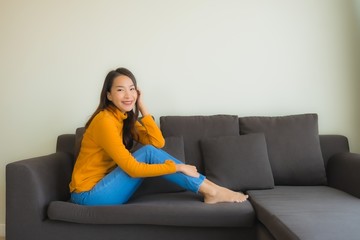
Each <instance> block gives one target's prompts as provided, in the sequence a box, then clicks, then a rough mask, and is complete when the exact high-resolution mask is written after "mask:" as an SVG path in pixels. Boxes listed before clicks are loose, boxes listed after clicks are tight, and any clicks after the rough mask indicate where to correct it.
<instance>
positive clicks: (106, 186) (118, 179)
mask: <svg viewBox="0 0 360 240" xmlns="http://www.w3.org/2000/svg"><path fill="white" fill-rule="evenodd" d="M133 156H134V157H135V159H136V160H137V161H139V162H144V163H148V164H159V163H164V162H165V160H168V159H171V160H173V161H174V162H175V163H177V164H179V163H182V162H181V161H179V160H177V159H176V158H174V157H172V156H171V155H169V154H168V153H166V152H164V151H162V150H160V149H157V148H155V147H153V146H151V145H147V146H144V147H142V148H140V149H139V150H137V151H136V152H134V153H133ZM164 178H166V179H167V180H169V181H172V182H174V183H176V184H178V185H180V186H181V187H183V188H185V189H187V190H189V191H193V192H198V191H199V188H200V185H201V184H202V183H203V181H204V179H205V177H204V176H203V175H200V177H199V178H193V177H190V176H187V175H185V174H183V173H174V174H169V175H165V176H164ZM142 180H143V179H142V178H132V177H130V176H129V175H128V174H127V173H125V172H124V171H123V170H122V169H121V168H119V167H117V168H115V169H114V170H113V171H112V172H111V173H109V174H108V175H106V176H105V177H104V178H103V179H102V180H101V181H100V182H98V183H97V184H96V185H95V186H94V187H93V188H92V189H91V190H90V191H87V192H82V193H72V194H71V200H72V202H74V203H77V204H81V205H116V204H123V203H126V202H127V201H128V200H129V198H130V197H131V196H132V195H133V194H134V192H135V191H136V189H137V188H138V187H139V186H140V184H141V182H142Z"/></svg>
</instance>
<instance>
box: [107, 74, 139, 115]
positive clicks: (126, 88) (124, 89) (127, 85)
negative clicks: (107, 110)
mask: <svg viewBox="0 0 360 240" xmlns="http://www.w3.org/2000/svg"><path fill="white" fill-rule="evenodd" d="M137 96H138V95H137V90H136V88H135V85H134V83H133V81H132V80H131V79H130V78H129V77H127V76H125V75H120V76H117V77H116V78H115V79H114V82H113V85H112V86H111V89H110V92H107V98H108V99H109V101H111V102H112V103H113V104H114V105H115V106H116V107H117V108H118V109H119V110H120V111H121V112H123V113H125V112H129V111H131V110H132V109H133V108H134V106H135V103H136V100H137Z"/></svg>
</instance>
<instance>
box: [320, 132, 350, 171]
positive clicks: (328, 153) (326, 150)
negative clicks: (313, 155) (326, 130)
mask: <svg viewBox="0 0 360 240" xmlns="http://www.w3.org/2000/svg"><path fill="white" fill-rule="evenodd" d="M319 137H320V146H321V152H322V155H323V159H324V164H325V169H326V167H327V163H328V161H329V159H330V158H331V157H332V156H333V155H335V154H337V153H345V152H349V141H348V139H347V137H345V136H342V135H320V136H319Z"/></svg>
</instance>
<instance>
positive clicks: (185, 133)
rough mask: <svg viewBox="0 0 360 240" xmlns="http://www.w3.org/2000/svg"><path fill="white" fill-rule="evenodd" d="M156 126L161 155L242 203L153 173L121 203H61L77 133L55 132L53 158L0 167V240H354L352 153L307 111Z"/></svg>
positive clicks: (357, 165)
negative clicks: (1, 223)
mask: <svg viewBox="0 0 360 240" xmlns="http://www.w3.org/2000/svg"><path fill="white" fill-rule="evenodd" d="M159 124H160V128H161V130H162V132H163V135H164V137H165V139H166V145H165V150H166V151H168V152H170V153H171V154H172V155H174V156H175V157H176V158H178V159H179V160H182V161H184V162H186V163H188V164H193V165H195V166H197V168H198V170H199V171H200V172H201V173H203V174H205V175H206V176H207V178H208V179H210V180H212V181H214V182H215V183H218V184H220V185H223V186H225V187H228V188H230V189H233V190H235V191H243V192H246V193H247V194H248V195H249V200H248V201H246V202H244V203H218V204H205V203H204V202H203V199H202V197H201V196H200V195H199V194H196V193H192V192H188V191H186V190H184V189H181V188H180V187H178V186H176V185H174V184H173V183H171V182H166V181H165V180H164V179H162V178H161V177H154V178H146V179H144V181H143V183H142V185H141V186H140V188H139V189H138V190H137V191H136V193H135V194H134V196H133V197H132V198H131V199H130V200H129V202H128V203H127V204H124V205H116V206H90V207H89V206H81V205H76V204H74V203H71V202H70V201H69V188H68V185H69V182H70V178H71V172H72V168H73V165H74V161H75V159H76V156H77V154H78V152H79V149H80V146H81V139H82V134H83V132H84V128H79V129H77V130H76V132H75V133H73V134H63V135H60V136H58V139H57V145H56V152H55V153H53V154H50V155H47V156H40V157H35V158H31V159H26V160H21V161H17V162H13V163H10V164H8V165H7V166H6V239H7V240H20V239H21V240H26V239H29V240H30V239H33V240H51V239H52V240H65V239H66V240H78V239H84V240H85V239H86V240H99V239H107V240H115V239H116V240H133V239H134V240H135V239H156V240H161V239H166V240H167V239H172V240H177V239H179V240H180V239H181V240H183V239H189V240H191V239H194V240H195V239H196V240H199V239H206V240H211V239H239V240H240V239H246V240H252V239H254V240H255V239H256V240H274V239H278V240H292V239H294V240H295V239H303V240H315V239H316V240H322V239H324V240H325V239H326V240H331V239H346V240H355V239H357V240H358V239H360V199H359V198H360V174H359V172H360V155H359V154H355V153H351V152H350V151H349V144H348V139H347V138H346V137H345V136H341V135H319V132H318V116H317V114H313V113H309V114H298V115H288V116H275V117H263V116H259V117H257V116H255V117H238V116H236V115H212V116H162V117H160V121H159ZM138 147H139V146H138Z"/></svg>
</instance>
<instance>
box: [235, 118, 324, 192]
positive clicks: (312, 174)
mask: <svg viewBox="0 0 360 240" xmlns="http://www.w3.org/2000/svg"><path fill="white" fill-rule="evenodd" d="M239 124H240V133H241V134H248V133H257V132H262V133H264V134H265V138H266V143H267V146H268V153H269V160H270V164H271V168H272V171H273V175H274V180H275V184H276V185H323V184H326V173H325V166H324V161H323V158H322V153H321V148H320V140H319V132H318V116H317V114H300V115H291V116H283V117H242V118H239Z"/></svg>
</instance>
